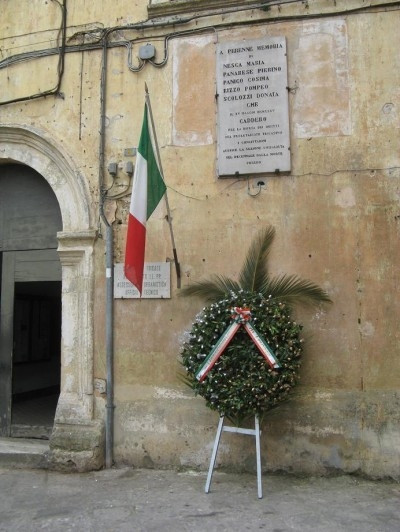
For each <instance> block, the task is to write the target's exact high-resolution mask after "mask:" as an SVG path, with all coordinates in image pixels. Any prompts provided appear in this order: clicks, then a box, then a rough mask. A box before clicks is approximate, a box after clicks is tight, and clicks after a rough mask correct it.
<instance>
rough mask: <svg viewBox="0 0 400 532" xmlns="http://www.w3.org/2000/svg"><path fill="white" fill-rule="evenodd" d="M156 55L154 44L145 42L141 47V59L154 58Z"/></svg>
mask: <svg viewBox="0 0 400 532" xmlns="http://www.w3.org/2000/svg"><path fill="white" fill-rule="evenodd" d="M155 55H156V49H155V48H154V46H153V45H152V44H145V45H144V46H141V47H140V48H139V57H140V59H153V57H155Z"/></svg>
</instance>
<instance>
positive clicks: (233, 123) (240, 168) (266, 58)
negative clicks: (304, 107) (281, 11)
mask: <svg viewBox="0 0 400 532" xmlns="http://www.w3.org/2000/svg"><path fill="white" fill-rule="evenodd" d="M287 86H288V82H287V60H286V39H285V37H271V38H265V39H258V40H251V41H246V40H244V41H237V42H224V43H219V44H218V45H217V94H218V163H217V167H218V175H219V176H234V175H249V174H255V173H271V172H276V171H280V172H288V171H289V170H290V135H289V100H288V90H287Z"/></svg>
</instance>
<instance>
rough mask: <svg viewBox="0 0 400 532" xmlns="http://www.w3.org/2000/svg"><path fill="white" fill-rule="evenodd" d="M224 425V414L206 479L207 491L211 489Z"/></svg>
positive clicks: (219, 425)
mask: <svg viewBox="0 0 400 532" xmlns="http://www.w3.org/2000/svg"><path fill="white" fill-rule="evenodd" d="M223 426H224V416H221V417H220V418H219V423H218V428H217V434H216V436H215V442H214V448H213V452H212V455H211V461H210V467H209V468H208V475H207V481H206V487H205V492H206V493H208V492H209V491H210V485H211V478H212V474H213V471H214V465H215V459H216V458H217V452H218V445H219V440H220V439H221V433H222V428H223Z"/></svg>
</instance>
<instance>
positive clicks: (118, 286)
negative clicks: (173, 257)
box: [114, 262, 171, 299]
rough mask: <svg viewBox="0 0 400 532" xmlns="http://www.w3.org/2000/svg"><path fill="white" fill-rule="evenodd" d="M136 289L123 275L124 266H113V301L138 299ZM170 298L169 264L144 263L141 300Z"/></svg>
mask: <svg viewBox="0 0 400 532" xmlns="http://www.w3.org/2000/svg"><path fill="white" fill-rule="evenodd" d="M139 297H140V294H139V291H138V290H137V288H136V287H135V286H134V285H133V284H132V283H131V282H130V281H128V279H127V278H126V277H125V275H124V265H123V264H115V265H114V299H125V298H126V299H128V298H137V299H138V298H139ZM170 297H171V263H170V262H145V263H144V273H143V292H142V298H143V299H168V298H170Z"/></svg>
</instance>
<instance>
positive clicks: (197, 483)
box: [0, 468, 400, 532]
mask: <svg viewBox="0 0 400 532" xmlns="http://www.w3.org/2000/svg"><path fill="white" fill-rule="evenodd" d="M205 479H206V475H205V473H198V472H191V471H186V472H176V471H157V470H143V469H132V468H122V469H109V470H103V471H98V472H91V473H73V474H61V473H56V472H51V471H46V470H23V469H22V470H21V469H10V468H2V469H0V492H1V496H0V530H1V531H7V532H17V531H24V532H27V531H37V530H46V531H58V530H60V531H63V532H64V531H70V530H78V531H80V532H92V531H93V532H94V531H102V532H103V531H113V532H119V531H121V532H125V531H135V532H136V531H138V532H139V531H146V532H147V531H162V532H168V531H171V532H172V531H173V532H180V531H202V532H212V531H219V532H220V531H228V530H229V531H246V530H265V531H271V532H286V531H288V532H289V531H293V530H295V531H302V532H307V531H312V532H340V531H343V532H352V531H354V532H399V531H400V484H399V483H397V482H395V481H390V480H387V481H371V480H365V479H361V478H357V477H353V476H339V477H329V478H314V477H311V478H299V477H295V476H290V475H280V474H273V475H265V476H264V477H263V495H264V496H263V498H262V499H258V498H257V485H256V476H255V475H250V474H240V475H239V474H227V473H222V472H218V471H217V472H215V474H214V477H213V483H212V486H211V492H210V493H209V494H206V493H204V484H205Z"/></svg>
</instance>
